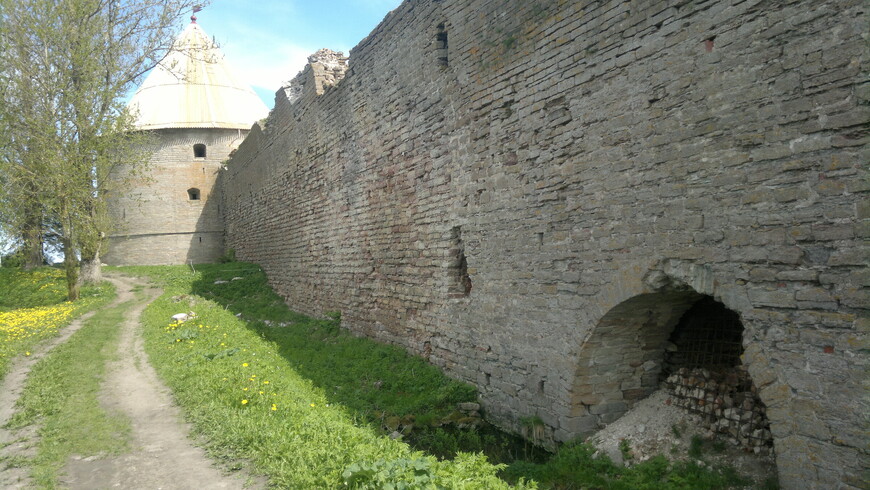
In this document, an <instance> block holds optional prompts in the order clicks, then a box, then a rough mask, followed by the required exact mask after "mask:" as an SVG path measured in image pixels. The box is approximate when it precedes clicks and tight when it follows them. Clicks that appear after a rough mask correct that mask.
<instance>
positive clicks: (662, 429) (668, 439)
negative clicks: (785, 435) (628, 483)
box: [587, 389, 776, 485]
mask: <svg viewBox="0 0 870 490" xmlns="http://www.w3.org/2000/svg"><path fill="white" fill-rule="evenodd" d="M695 436H697V437H700V438H701V439H702V440H703V441H704V442H705V443H706V444H705V446H704V447H703V449H702V451H701V456H700V458H693V457H691V456H690V455H689V448H690V447H691V444H692V438H693V437H695ZM714 437H715V434H714V432H713V431H711V430H709V429H708V428H707V427H705V425H704V423H703V419H702V418H701V417H700V416H698V415H695V414H691V413H689V412H687V411H685V410H684V409H682V408H680V407H678V406H676V404H674V398H673V396H672V395H671V394H670V393H668V392H667V391H666V390H664V389H661V390H658V391H656V392H654V393H653V394H651V395H650V396H649V397H647V398H645V399H643V400H641V401H640V402H638V403H637V404H635V405H634V407H633V408H632V409H631V410H629V411H628V412H626V414H625V415H623V416H622V417H621V418H619V419H618V420H617V421H616V422H613V423H612V424H610V425H608V426H607V427H605V428H604V429H602V430H600V431H599V432H597V433H596V434H594V435H593V436H591V437H590V438H589V439H588V440H587V442H589V443H591V444H592V445H593V446H595V447H596V448H597V449H598V454H603V455H607V456H608V457H609V458H610V459H611V460H612V461H613V462H614V463H616V464H621V465H625V466H631V465H633V464H637V463H641V462H643V461H647V460H649V459H651V458H652V457H654V456H656V455H659V454H662V455H664V456H666V457H667V458H669V459H671V460H687V459H693V460H695V461H697V462H699V463H700V464H702V465H704V466H714V467H716V466H732V467H734V469H735V470H736V471H737V473H738V474H740V475H741V476H743V477H745V478H749V479H750V480H752V482H753V485H757V484H760V483H762V482H764V481H765V480H767V479H768V478H770V477H772V476H775V475H776V466H775V464H774V460H773V456H772V455H771V454H756V453H754V452H751V451H746V450H744V449H741V448H740V447H736V446H734V445H732V444H729V443H727V441H722V440H721V439H715V438H714ZM623 441H625V442H623ZM714 441H719V443H718V444H715V445H714V444H712V443H713V442H714ZM621 445H622V446H623V448H625V447H627V448H628V451H627V456H628V457H627V458H626V457H624V455H623V451H624V449H621V448H620V446H621ZM714 446H715V447H716V448H718V450H717V449H714Z"/></svg>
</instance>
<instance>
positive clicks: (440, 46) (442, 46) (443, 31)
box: [435, 22, 449, 67]
mask: <svg viewBox="0 0 870 490" xmlns="http://www.w3.org/2000/svg"><path fill="white" fill-rule="evenodd" d="M435 53H436V55H437V57H438V66H441V67H446V66H447V65H448V63H449V59H448V58H447V27H445V25H444V23H443V22H442V23H441V24H438V32H437V33H436V34H435Z"/></svg>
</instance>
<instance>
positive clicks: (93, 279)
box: [79, 250, 103, 284]
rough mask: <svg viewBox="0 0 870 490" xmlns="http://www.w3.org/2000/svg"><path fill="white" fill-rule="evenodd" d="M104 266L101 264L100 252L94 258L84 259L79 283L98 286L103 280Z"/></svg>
mask: <svg viewBox="0 0 870 490" xmlns="http://www.w3.org/2000/svg"><path fill="white" fill-rule="evenodd" d="M102 266H103V264H101V263H100V251H99V250H97V252H96V253H95V254H94V256H93V257H82V265H81V270H80V271H79V274H80V276H79V281H80V282H81V283H82V284H96V283H98V282H100V281H102V280H103V268H102Z"/></svg>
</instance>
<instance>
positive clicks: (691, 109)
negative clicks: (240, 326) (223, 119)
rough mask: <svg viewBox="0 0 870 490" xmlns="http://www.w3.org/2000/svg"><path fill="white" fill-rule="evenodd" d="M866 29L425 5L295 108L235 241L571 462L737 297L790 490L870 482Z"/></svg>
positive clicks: (490, 1)
mask: <svg viewBox="0 0 870 490" xmlns="http://www.w3.org/2000/svg"><path fill="white" fill-rule="evenodd" d="M866 27H867V17H866V3H865V2H862V1H861V0H813V1H810V0H805V1H773V0H771V1H758V0H733V1H729V2H722V1H718V0H710V1H702V0H699V1H692V2H686V1H677V0H668V1H652V0H634V1H622V0H603V1H591V0H583V1H564V0H539V1H527V0H502V1H495V0H440V1H439V0H408V1H406V2H404V3H403V4H402V5H401V6H400V7H398V8H397V9H396V10H394V11H393V12H392V13H391V14H389V15H388V16H387V17H386V18H385V19H384V21H383V22H382V23H381V24H380V25H379V26H378V27H377V28H376V29H375V30H374V31H373V32H372V34H371V35H370V36H369V37H367V38H366V39H364V40H363V41H362V42H361V43H360V44H359V45H358V46H357V47H356V48H354V50H353V51H352V52H351V55H350V65H349V68H348V69H347V71H346V72H345V71H344V67H343V64H342V63H341V60H337V59H336V58H335V57H334V56H331V55H329V54H328V53H320V54H319V55H317V56H316V57H314V58H312V63H311V64H310V65H309V67H307V68H306V70H305V71H304V72H302V73H301V74H300V75H299V76H298V77H297V78H296V79H295V80H294V81H293V83H292V84H291V85H290V86H288V87H286V88H285V89H283V90H281V91H279V93H278V94H277V96H276V104H275V108H274V110H273V112H272V114H271V116H270V117H269V119H267V120H266V122H265V125H264V126H262V127H261V126H255V127H254V128H253V129H252V132H251V134H250V135H249V137H248V138H247V139H246V140H245V141H244V143H243V144H242V145H241V146H240V148H239V150H238V151H237V152H236V154H235V155H234V157H233V158H232V159H231V160H230V161H229V163H228V169H227V170H226V171H224V172H221V174H220V179H221V182H219V186H220V188H221V193H222V196H221V198H222V201H221V202H222V209H223V211H224V214H225V223H226V246H227V248H232V249H234V250H235V251H236V254H237V257H238V258H239V259H241V260H248V261H253V262H257V263H259V264H261V265H262V266H263V268H264V269H265V271H266V272H267V273H268V275H269V277H270V280H271V282H272V285H273V286H274V287H275V289H276V290H277V291H278V292H279V293H280V294H281V295H283V297H284V298H285V299H286V300H287V302H288V303H289V304H290V305H291V306H292V307H293V308H294V309H297V310H299V311H302V312H305V313H308V314H314V315H319V314H322V313H324V312H327V311H334V310H340V311H341V312H342V322H343V325H344V326H345V327H347V328H350V329H351V330H353V331H355V332H359V333H361V334H365V335H368V336H371V337H374V338H376V339H379V340H382V341H386V342H393V343H396V344H399V345H401V346H403V347H405V348H407V349H408V350H409V351H411V352H413V353H415V354H417V355H420V356H423V357H425V358H427V359H428V360H429V361H430V362H432V363H434V364H436V365H438V366H441V367H442V368H444V369H445V370H446V372H448V373H449V374H451V375H452V376H455V377H457V378H459V379H463V380H466V381H469V382H471V383H473V384H475V385H476V386H478V388H479V389H480V392H481V400H482V402H483V403H484V407H485V409H486V410H487V415H488V418H490V419H491V420H494V421H496V422H497V423H499V424H501V425H503V426H505V427H507V428H512V429H514V430H518V429H519V428H520V422H519V420H520V419H521V418H523V417H530V416H535V417H538V418H539V419H540V420H541V421H543V424H544V426H545V427H544V428H545V430H544V431H543V438H544V440H542V441H541V442H543V443H551V444H552V443H553V442H556V441H567V440H570V439H573V438H576V437H580V436H584V435H587V434H589V433H591V432H592V431H594V430H595V429H597V428H599V427H601V426H602V425H604V424H606V423H608V422H610V421H613V420H615V419H616V418H618V417H619V416H621V415H622V414H623V413H625V411H627V410H628V409H629V408H630V407H631V406H632V404H633V403H634V402H636V401H637V400H639V399H641V398H643V397H644V396H646V395H647V394H649V393H650V392H651V391H652V390H654V389H656V388H657V386H658V384H659V382H660V381H661V380H662V379H663V377H664V376H665V375H666V374H667V372H666V368H665V366H666V364H667V363H666V362H665V361H664V358H665V352H666V351H667V350H668V348H669V347H668V346H669V345H670V344H669V339H670V338H671V333H672V332H673V331H674V330H675V328H679V325H678V324H679V323H680V322H681V317H682V316H683V314H684V313H685V312H687V311H689V309H690V308H691V307H692V305H696V304H698V302H699V301H701V300H705V301H709V300H710V298H713V299H715V300H716V302H718V304H721V305H723V307H724V308H725V309H727V310H728V311H730V312H733V313H736V314H737V316H739V323H740V325H741V326H740V328H741V329H742V330H740V331H739V332H738V334H739V335H738V339H739V338H740V335H742V347H743V352H742V357H741V358H740V359H742V364H743V366H742V367H741V369H745V370H747V371H748V373H749V376H750V377H751V379H752V382H753V383H754V386H753V387H752V388H751V389H752V390H753V391H757V393H758V397H759V399H760V400H761V402H762V403H763V404H764V406H765V410H766V416H767V418H768V419H769V429H770V432H771V435H772V439H773V444H774V451H775V453H776V458H777V467H778V470H779V473H780V481H781V483H782V485H783V486H784V487H785V488H811V487H813V488H835V487H839V488H858V487H861V486H862V485H863V483H862V482H864V480H863V479H862V473H861V472H862V471H863V470H864V468H865V467H866V466H867V460H868V459H867V457H868V456H867V448H868V438H867V422H866V420H867V419H866V414H867V413H870V410H868V406H867V405H868V404H867V396H866V393H867V379H868V376H867V351H866V345H867V344H866V333H867V330H868V325H870V322H868V307H870V304H868V303H870V301H868V294H867V287H868V285H870V273H868V268H867V265H868V257H870V250H868V246H867V238H868V235H870V203H868V199H867V197H868V190H870V179H868V172H867V171H868V168H867V162H868V161H870V152H868V148H867V143H868V129H867V122H868V118H870V112H868V100H870V84H868V82H867V79H866V73H867V53H868V48H867V43H868V39H867V37H868V32H867V29H866ZM738 344H739V343H738ZM738 347H739V345H738Z"/></svg>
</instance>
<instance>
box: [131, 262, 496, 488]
mask: <svg viewBox="0 0 870 490" xmlns="http://www.w3.org/2000/svg"><path fill="white" fill-rule="evenodd" d="M198 269H199V272H198V273H197V274H191V273H189V272H188V271H187V270H186V269H185V268H183V267H178V268H125V269H124V271H125V272H128V273H141V274H149V275H150V276H151V277H154V278H156V279H158V280H159V281H160V282H162V283H163V284H164V287H165V294H164V295H163V296H162V297H161V298H159V299H158V300H157V301H155V302H154V303H153V304H152V305H151V306H150V307H149V308H148V309H147V310H146V311H145V313H144V315H143V321H144V324H145V339H146V349H147V350H148V353H149V356H150V358H151V361H152V363H153V364H154V366H155V368H156V369H157V371H158V373H159V374H160V375H161V377H163V378H164V380H165V381H166V382H167V384H169V385H170V387H171V388H172V389H173V391H174V392H175V396H176V399H177V400H178V402H179V403H180V405H182V407H183V408H184V409H185V411H186V413H187V414H188V417H189V419H190V420H191V421H192V422H193V424H194V427H195V430H196V431H197V432H198V433H200V434H202V435H204V436H205V437H206V439H207V447H208V448H209V449H210V451H211V452H212V454H216V455H218V456H220V457H223V458H226V459H227V460H234V459H247V460H250V461H252V462H253V463H254V464H255V466H256V467H257V468H258V469H259V470H261V471H263V472H264V473H265V474H266V475H268V476H269V477H270V482H271V484H273V485H275V486H278V487H284V488H335V487H339V486H343V484H344V481H345V480H346V479H348V480H350V481H351V482H352V483H353V484H354V485H357V486H358V487H360V488H367V485H369V486H370V488H381V486H382V485H383V484H385V482H386V481H402V480H404V481H406V482H409V483H412V482H413V484H414V485H418V486H419V485H423V484H424V483H426V482H431V483H437V484H438V485H442V486H445V487H447V488H502V487H506V484H505V483H504V482H503V481H501V480H499V479H498V478H497V477H496V476H495V473H496V471H497V469H498V468H497V467H495V466H493V465H491V464H489V463H487V462H486V460H485V457H483V456H479V455H478V456H473V455H459V456H458V457H457V458H456V460H454V461H447V462H442V461H438V460H437V459H436V458H434V457H431V456H426V455H424V454H422V453H420V452H415V451H413V450H412V449H410V448H409V447H408V446H407V445H406V444H404V443H402V442H399V441H396V440H392V439H390V438H389V437H386V436H384V435H382V434H380V433H379V431H378V430H376V429H375V428H374V427H372V426H371V425H370V424H369V422H368V414H371V413H372V412H373V411H374V410H375V409H376V408H377V409H380V410H383V409H384V407H395V410H396V411H402V412H410V411H415V410H436V411H437V410H450V407H452V406H453V405H454V404H455V402H456V401H459V400H464V399H469V398H473V396H474V391H473V390H472V389H470V388H469V387H467V386H466V385H462V384H460V383H457V382H455V381H451V380H448V379H446V378H444V377H443V376H441V375H440V374H439V373H438V372H437V370H436V369H435V368H434V367H432V366H428V365H427V364H425V363H423V362H422V361H420V360H417V359H414V358H411V357H410V356H407V355H406V354H405V353H403V352H402V351H401V350H399V349H397V348H395V347H389V346H381V345H378V344H375V343H372V342H370V341H364V340H363V339H358V338H355V337H353V336H351V335H349V334H347V333H345V332H342V331H340V329H338V327H337V325H336V323H335V322H334V321H331V320H312V319H307V318H305V317H302V316H300V315H298V314H295V313H292V312H290V311H288V310H287V309H286V307H284V305H283V303H282V302H281V300H280V298H278V297H277V296H276V295H275V294H274V293H273V292H272V291H271V289H269V288H268V287H266V286H265V282H264V279H265V278H264V276H263V274H262V272H259V269H258V268H257V267H256V266H251V265H248V264H227V265H217V266H206V267H199V266H198ZM233 277H242V278H243V279H241V280H237V281H231V279H232V278H233ZM216 279H222V280H227V281H228V282H227V283H226V284H219V285H215V284H214V281H215V280H216ZM207 298H210V299H207ZM216 300H220V302H218V301H216ZM187 311H194V312H196V313H197V317H196V318H195V319H194V320H190V321H188V322H186V323H184V324H181V325H172V324H171V322H170V317H171V316H172V315H173V314H175V313H180V312H187ZM235 312H239V313H242V318H239V317H237V316H235V314H234V313H235ZM255 319H257V320H255ZM266 319H268V320H270V321H272V322H292V326H288V327H284V328H285V329H286V330H287V331H294V332H295V334H294V335H290V336H287V337H284V336H283V335H280V336H279V337H284V338H281V339H278V340H279V341H280V342H281V344H280V346H279V345H278V344H277V343H276V342H275V341H274V340H267V339H266V338H264V337H265V334H263V333H262V332H260V331H258V329H257V328H256V327H257V326H260V327H263V326H264V325H265V324H263V323H262V322H260V321H259V320H266ZM252 324H257V325H252ZM285 333H286V332H285ZM306 344H308V345H310V346H312V349H311V350H306V349H305V348H304V346H305V345H306ZM322 344H331V345H333V346H335V347H336V348H337V349H339V350H338V352H342V353H343V354H341V355H348V356H351V355H352V353H353V354H355V355H356V357H359V355H361V353H362V351H367V352H365V353H362V355H363V356H364V357H366V358H371V359H373V360H374V362H371V363H366V364H365V366H367V367H364V366H359V365H357V366H354V365H347V364H345V363H344V362H345V361H339V359H338V358H337V357H335V356H333V355H332V354H330V355H325V353H324V352H323V351H322V350H320V349H321V346H322ZM318 352H319V353H318ZM330 352H331V353H335V352H336V351H330ZM397 365H403V366H404V367H402V368H400V369H393V367H395V366H397ZM322 371H329V372H331V373H333V374H335V375H338V376H340V377H341V379H343V380H344V381H342V384H343V385H344V386H346V387H347V388H348V389H347V390H344V389H335V386H341V385H331V386H330V387H329V388H330V389H329V390H324V389H323V386H322V385H323V384H324V383H325V381H324V378H323V377H320V378H318V377H317V376H316V375H314V373H318V372H322ZM397 372H398V375H396V373H397ZM309 375H311V377H309ZM374 377H377V378H378V379H380V380H382V381H383V384H384V385H387V386H392V387H393V388H392V389H385V388H384V386H383V385H382V386H381V389H380V390H371V391H372V392H371V393H369V392H365V390H363V391H359V390H357V389H356V388H352V387H354V386H364V385H371V383H370V380H371V379H373V378H374ZM415 378H417V379H418V381H420V382H422V383H423V385H418V384H415V383H414V379H415ZM331 382H332V381H330V383H331ZM319 385H320V386H319ZM397 386H403V387H405V388H404V389H405V390H406V391H407V395H408V396H397V395H396V387H397ZM375 392H377V393H375ZM338 393H341V395H338ZM345 393H346V394H345ZM358 397H359V398H362V399H363V400H362V401H360V400H357V398H358Z"/></svg>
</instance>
